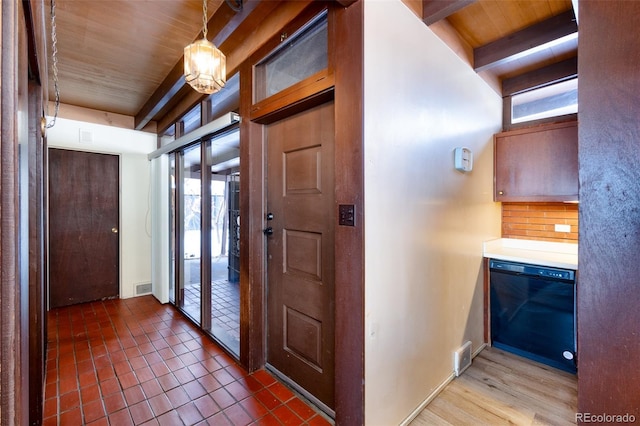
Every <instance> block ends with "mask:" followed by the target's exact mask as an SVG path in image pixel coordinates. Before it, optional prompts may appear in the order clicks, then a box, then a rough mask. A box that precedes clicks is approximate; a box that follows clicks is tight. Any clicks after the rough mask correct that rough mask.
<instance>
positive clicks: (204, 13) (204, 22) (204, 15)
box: [202, 0, 208, 40]
mask: <svg viewBox="0 0 640 426" xmlns="http://www.w3.org/2000/svg"><path fill="white" fill-rule="evenodd" d="M207 16H208V13H207V0H202V37H203V38H204V39H205V40H206V39H207Z"/></svg>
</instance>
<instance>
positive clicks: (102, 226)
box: [49, 149, 120, 308]
mask: <svg viewBox="0 0 640 426" xmlns="http://www.w3.org/2000/svg"><path fill="white" fill-rule="evenodd" d="M119 186H120V183H119V158H118V156H116V155H107V154H93V153H88V152H80V151H69V150H63V149H50V150H49V196H50V198H49V223H50V230H49V235H50V243H49V244H50V278H49V286H50V299H49V303H50V306H51V307H52V308H57V307H61V306H67V305H73V304H76V303H83V302H89V301H93V300H100V299H106V298H113V297H118V295H119V290H120V286H119V274H120V273H119V237H118V235H119V234H118V231H119V230H118V228H119V224H118V223H119V220H118V219H119Z"/></svg>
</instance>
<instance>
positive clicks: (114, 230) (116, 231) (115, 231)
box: [111, 226, 118, 234]
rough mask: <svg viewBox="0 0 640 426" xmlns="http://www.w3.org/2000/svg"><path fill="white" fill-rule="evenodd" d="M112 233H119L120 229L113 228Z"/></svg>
mask: <svg viewBox="0 0 640 426" xmlns="http://www.w3.org/2000/svg"><path fill="white" fill-rule="evenodd" d="M111 232H113V233H114V234H117V233H118V228H116V227H115V226H114V227H113V228H111Z"/></svg>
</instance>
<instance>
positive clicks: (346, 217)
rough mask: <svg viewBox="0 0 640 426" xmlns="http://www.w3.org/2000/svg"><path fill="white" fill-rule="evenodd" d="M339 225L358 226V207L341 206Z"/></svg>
mask: <svg viewBox="0 0 640 426" xmlns="http://www.w3.org/2000/svg"><path fill="white" fill-rule="evenodd" d="M338 216H339V218H338V225H342V226H355V225H356V206H354V205H353V204H340V205H339V206H338Z"/></svg>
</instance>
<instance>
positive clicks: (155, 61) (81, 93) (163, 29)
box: [47, 0, 224, 116]
mask: <svg viewBox="0 0 640 426" xmlns="http://www.w3.org/2000/svg"><path fill="white" fill-rule="evenodd" d="M55 3H56V21H57V24H56V29H57V38H58V43H57V47H58V58H59V60H58V61H59V62H58V71H59V80H60V92H61V101H62V102H63V103H66V104H70V105H76V106H83V107H86V108H92V109H96V110H100V111H106V112H113V113H117V114H124V115H129V116H135V115H136V114H137V113H138V111H140V108H141V107H142V105H143V104H144V103H145V102H146V101H147V99H149V98H150V97H151V95H152V94H153V93H154V91H155V90H156V89H157V87H158V86H159V85H160V84H161V83H162V82H163V81H164V79H165V77H166V76H167V74H168V73H169V71H171V69H172V68H173V67H174V66H175V65H176V63H177V62H178V60H179V59H180V58H181V56H182V52H183V49H184V47H185V46H186V45H188V44H189V43H191V42H192V41H193V40H194V39H195V38H196V37H197V36H198V33H199V32H200V31H201V29H202V16H203V13H202V2H201V1H199V0H171V1H158V0H156V1H131V0H113V1H105V0H93V1H77V0H75V1H74V0H57V1H56V2H55ZM223 3H224V0H213V1H209V7H208V12H209V13H208V14H209V17H211V16H212V15H213V14H214V13H215V12H216V10H217V9H218V8H219V7H220V6H221V5H222V4H223ZM47 15H48V14H47ZM50 73H51V71H50ZM51 78H52V76H51ZM51 99H53V96H51Z"/></svg>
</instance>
